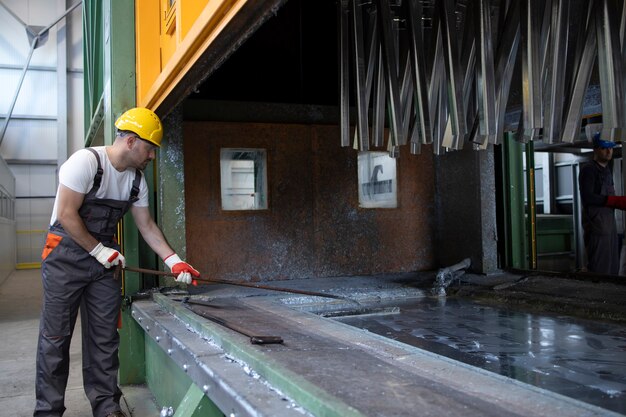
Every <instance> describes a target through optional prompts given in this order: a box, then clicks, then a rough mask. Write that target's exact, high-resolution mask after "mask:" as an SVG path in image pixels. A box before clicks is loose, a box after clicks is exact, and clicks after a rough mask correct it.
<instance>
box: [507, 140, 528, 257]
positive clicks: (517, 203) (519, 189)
mask: <svg viewBox="0 0 626 417" xmlns="http://www.w3.org/2000/svg"><path fill="white" fill-rule="evenodd" d="M513 136H514V135H513V134H512V133H507V134H506V135H505V138H504V141H503V143H502V149H503V152H502V159H503V160H502V166H503V174H504V180H503V181H502V184H503V188H504V189H503V190H502V196H503V200H504V202H503V210H504V216H503V217H504V229H505V230H504V234H505V236H504V238H505V256H506V258H505V265H504V266H505V267H508V268H518V269H524V268H527V267H528V266H527V264H526V239H525V235H526V231H525V213H524V192H525V190H524V166H523V163H522V161H523V159H522V158H523V152H524V145H523V144H521V143H519V142H517V141H515V139H514V137H513Z"/></svg>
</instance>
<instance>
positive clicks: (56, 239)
mask: <svg viewBox="0 0 626 417" xmlns="http://www.w3.org/2000/svg"><path fill="white" fill-rule="evenodd" d="M61 239H63V236H59V235H55V234H54V233H51V232H48V235H47V236H46V244H45V245H44V247H43V252H42V253H41V260H42V261H44V260H46V258H47V257H48V255H50V252H52V250H53V249H54V248H56V247H57V246H59V243H61Z"/></svg>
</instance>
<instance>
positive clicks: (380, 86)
mask: <svg viewBox="0 0 626 417" xmlns="http://www.w3.org/2000/svg"><path fill="white" fill-rule="evenodd" d="M386 96H387V88H386V84H385V64H384V63H383V54H382V45H379V47H378V66H377V70H376V89H375V91H374V110H373V113H374V115H373V119H374V120H373V122H372V145H373V146H376V147H381V146H383V145H384V144H385V104H386V102H387V101H386V98H387V97H386Z"/></svg>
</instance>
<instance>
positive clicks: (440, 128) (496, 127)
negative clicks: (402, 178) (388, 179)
mask: <svg viewBox="0 0 626 417" xmlns="http://www.w3.org/2000/svg"><path fill="white" fill-rule="evenodd" d="M338 10H339V26H340V31H339V45H340V46H339V48H340V91H341V92H340V107H341V144H342V145H343V146H350V145H351V142H352V139H354V141H355V142H354V147H355V148H356V147H358V149H360V150H368V149H369V147H370V146H383V145H384V142H385V140H384V137H383V132H384V129H383V128H384V116H385V113H386V114H387V117H388V126H389V132H390V134H389V139H388V142H387V148H388V149H389V150H390V153H391V155H397V154H398V147H399V146H402V145H405V144H410V147H411V152H412V153H414V154H417V153H419V152H420V148H421V145H422V144H430V143H432V144H433V151H434V153H435V154H441V153H442V152H445V151H446V150H458V149H462V148H463V146H464V145H465V144H466V143H471V144H472V146H473V147H474V149H484V148H486V146H487V145H488V144H498V143H499V142H500V141H501V140H502V138H503V132H504V130H505V116H507V112H508V113H509V116H510V115H511V114H512V112H511V108H516V107H517V108H518V109H519V108H520V107H521V111H519V110H518V111H517V113H519V115H520V116H519V123H516V124H517V139H518V140H519V141H522V142H527V141H530V140H540V139H541V140H543V143H544V144H554V143H561V142H568V143H571V142H574V141H575V140H576V139H578V138H579V136H580V134H581V130H580V128H581V119H582V116H583V109H584V107H585V100H586V95H587V90H588V86H589V84H590V80H591V78H592V73H594V68H595V66H596V65H597V68H598V71H597V72H598V74H599V84H600V89H601V95H602V113H603V126H602V130H603V135H604V136H605V137H606V138H610V139H611V140H622V139H623V135H624V134H623V129H624V124H625V120H626V115H625V112H626V109H625V105H624V103H623V100H624V88H625V86H626V82H625V74H624V71H625V70H626V66H625V65H624V63H623V62H624V57H625V56H626V42H625V27H626V7H625V6H624V2H622V1H617V0H590V1H581V0H575V1H569V0H546V1H543V0H542V1H539V0H460V1H455V0H404V1H403V0H375V1H365V2H363V1H358V0H341V1H340V3H339V9H338ZM520 70H521V71H520ZM351 89H352V90H354V91H351ZM351 94H352V95H354V96H356V100H355V103H356V110H357V112H356V113H357V117H356V132H355V134H354V138H352V137H351V135H350V97H351ZM519 95H521V100H519V99H517V100H514V99H512V97H513V96H519ZM516 101H517V102H516ZM520 101H521V102H520Z"/></svg>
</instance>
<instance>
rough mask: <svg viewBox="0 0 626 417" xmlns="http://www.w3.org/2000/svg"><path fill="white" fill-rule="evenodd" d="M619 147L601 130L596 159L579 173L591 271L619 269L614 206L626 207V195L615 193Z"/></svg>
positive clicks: (595, 143)
mask: <svg viewBox="0 0 626 417" xmlns="http://www.w3.org/2000/svg"><path fill="white" fill-rule="evenodd" d="M615 146H616V143H615V142H612V141H607V140H602V139H601V138H600V133H599V132H598V133H596V134H595V135H594V137H593V160H592V161H590V162H588V163H587V164H585V165H583V166H582V167H581V169H580V174H579V176H578V186H579V189H580V197H581V200H582V226H583V231H584V241H585V249H586V251H587V270H588V271H590V272H595V273H600V274H612V275H617V274H618V272H619V247H618V246H619V243H618V239H617V226H616V223H615V210H614V209H616V208H617V209H620V210H626V197H624V196H616V195H615V187H614V185H613V172H612V171H611V168H610V167H609V162H610V161H611V159H612V158H613V148H614V147H615Z"/></svg>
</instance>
